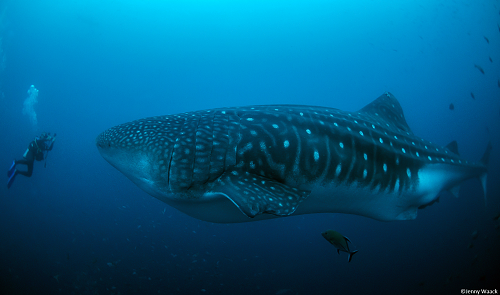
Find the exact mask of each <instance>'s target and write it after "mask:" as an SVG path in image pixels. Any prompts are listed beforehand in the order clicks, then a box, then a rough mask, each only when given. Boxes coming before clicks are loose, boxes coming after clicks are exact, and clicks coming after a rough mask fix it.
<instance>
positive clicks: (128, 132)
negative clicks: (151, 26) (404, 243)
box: [96, 93, 491, 223]
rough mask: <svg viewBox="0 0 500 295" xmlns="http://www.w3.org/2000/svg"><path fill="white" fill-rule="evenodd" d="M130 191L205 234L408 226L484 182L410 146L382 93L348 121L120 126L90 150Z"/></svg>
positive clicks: (247, 113)
mask: <svg viewBox="0 0 500 295" xmlns="http://www.w3.org/2000/svg"><path fill="white" fill-rule="evenodd" d="M96 141H97V142H96V144H97V147H98V149H99V152H100V153H101V155H102V156H103V157H104V159H106V161H108V162H109V163H110V164H111V165H113V166H114V167H115V168H116V169H118V170H119V171H121V172H122V173H123V174H125V175H126V176H127V177H128V178H129V179H130V180H132V181H133V182H134V183H135V184H136V185H138V186H139V187H140V188H142V189H143V190H144V191H146V192H147V193H149V194H151V195H152V196H154V197H155V198H157V199H159V200H161V201H163V202H165V203H167V204H169V205H171V206H172V207H175V208H177V209H178V210H180V211H182V212H184V213H186V214H188V215H190V216H192V217H195V218H198V219H201V220H205V221H210V222H221V223H226V222H227V223H228V222H247V221H255V220H263V219H268V218H275V217H283V216H289V215H298V214H309V213H321V212H329V213H348V214H356V215H361V216H366V217H370V218H374V219H377V220H386V221H389V220H405V219H414V218H415V217H416V216H417V210H418V209H419V208H423V207H425V206H427V205H429V204H432V203H433V202H435V201H436V200H437V199H438V197H439V194H440V192H442V191H445V190H448V191H452V192H453V191H455V190H456V188H458V186H459V185H460V184H461V183H462V182H463V181H465V180H467V179H470V178H474V177H477V178H479V179H480V180H481V183H482V186H483V189H484V194H485V196H486V176H487V168H486V165H487V162H488V158H489V154H490V151H491V144H488V148H487V150H486V152H485V154H484V156H483V158H482V159H481V161H479V162H470V161H467V160H464V159H462V158H460V156H459V155H458V150H457V145H456V142H452V143H451V144H449V145H448V146H447V147H441V146H438V145H436V144H434V143H431V142H429V141H427V140H424V139H421V138H419V137H417V136H415V135H414V134H413V133H412V131H411V130H410V128H409V127H408V125H407V123H406V121H405V118H404V115H403V110H402V108H401V106H400V104H399V103H398V101H397V100H396V98H395V97H394V96H393V95H392V94H390V93H385V94H383V95H382V96H380V97H379V98H377V99H376V100H375V101H373V102H372V103H370V104H368V105H367V106H365V107H364V108H362V109H361V110H359V111H356V112H346V111H341V110H338V109H333V108H327V107H316V106H302V105H264V106H248V107H234V108H220V109H211V110H204V111H194V112H188V113H182V114H176V115H168V116H158V117H150V118H145V119H140V120H136V121H133V122H130V123H125V124H122V125H118V126H116V127H113V128H111V129H108V130H107V131H105V132H103V133H101V134H100V135H99V136H98V137H97V140H96Z"/></svg>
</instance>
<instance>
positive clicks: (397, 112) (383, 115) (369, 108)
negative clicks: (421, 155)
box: [358, 92, 413, 134]
mask: <svg viewBox="0 0 500 295" xmlns="http://www.w3.org/2000/svg"><path fill="white" fill-rule="evenodd" d="M358 112H360V113H364V114H366V115H370V116H372V117H373V118H374V119H376V120H377V121H380V120H381V119H382V120H383V121H384V122H381V123H385V124H387V126H384V127H396V128H398V129H399V130H400V131H401V132H405V133H408V134H413V132H412V131H411V129H410V127H409V126H408V123H406V120H405V115H404V113H403V108H402V107H401V105H400V104H399V102H398V100H397V99H396V98H395V97H394V95H392V93H390V92H386V93H384V94H382V95H381V96H379V97H378V98H377V99H375V100H374V101H372V102H371V103H369V104H367V105H366V106H365V107H363V108H362V109H360V110H359V111H358Z"/></svg>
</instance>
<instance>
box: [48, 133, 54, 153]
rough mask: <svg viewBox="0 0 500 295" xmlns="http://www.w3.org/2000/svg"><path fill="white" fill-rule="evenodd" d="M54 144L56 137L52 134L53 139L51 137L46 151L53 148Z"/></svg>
mask: <svg viewBox="0 0 500 295" xmlns="http://www.w3.org/2000/svg"><path fill="white" fill-rule="evenodd" d="M54 142H56V135H55V134H54V137H52V142H51V143H50V145H49V148H48V149H47V151H51V150H52V148H53V147H54Z"/></svg>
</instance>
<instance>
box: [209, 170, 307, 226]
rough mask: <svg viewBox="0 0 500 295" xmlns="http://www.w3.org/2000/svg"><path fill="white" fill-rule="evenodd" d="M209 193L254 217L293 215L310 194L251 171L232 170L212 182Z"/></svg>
mask: <svg viewBox="0 0 500 295" xmlns="http://www.w3.org/2000/svg"><path fill="white" fill-rule="evenodd" d="M210 193H211V194H223V195H224V196H225V197H226V198H228V199H229V200H231V201H232V202H233V204H235V205H236V206H237V207H238V208H239V209H240V210H241V212H243V213H244V214H245V215H246V216H248V217H250V218H253V217H255V216H257V215H259V214H263V213H267V214H273V215H277V216H287V215H290V214H292V213H293V212H295V210H297V206H298V205H299V204H300V203H301V202H302V201H304V200H305V199H306V198H307V196H309V193H310V192H309V191H302V190H299V189H296V188H293V187H290V186H287V185H285V184H282V183H279V182H277V181H275V180H272V179H269V178H266V177H262V176H260V175H256V174H252V173H249V172H239V171H230V172H224V173H223V174H222V175H221V176H220V177H219V178H218V179H217V180H216V181H215V182H214V183H213V185H212V188H211V189H210Z"/></svg>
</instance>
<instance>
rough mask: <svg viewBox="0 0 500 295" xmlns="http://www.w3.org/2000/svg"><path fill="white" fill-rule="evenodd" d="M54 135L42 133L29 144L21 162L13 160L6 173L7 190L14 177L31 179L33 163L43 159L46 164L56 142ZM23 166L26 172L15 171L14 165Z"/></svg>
mask: <svg viewBox="0 0 500 295" xmlns="http://www.w3.org/2000/svg"><path fill="white" fill-rule="evenodd" d="M56 135H57V134H55V133H54V136H50V133H45V132H43V133H42V134H41V135H40V136H39V137H35V140H33V141H32V142H30V144H29V146H28V149H27V150H26V152H25V153H24V155H23V158H24V159H22V160H14V161H13V162H12V165H11V166H10V168H9V171H8V172H7V177H9V181H8V182H7V188H10V187H11V185H12V183H13V182H14V179H15V178H16V175H18V174H21V175H24V176H26V177H31V175H32V174H33V163H34V162H35V160H37V161H42V160H43V159H45V164H47V160H46V159H47V154H48V153H49V151H50V150H52V148H53V147H54V142H55V141H56ZM18 164H24V165H26V166H27V167H28V171H20V170H17V169H16V165H18Z"/></svg>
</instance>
